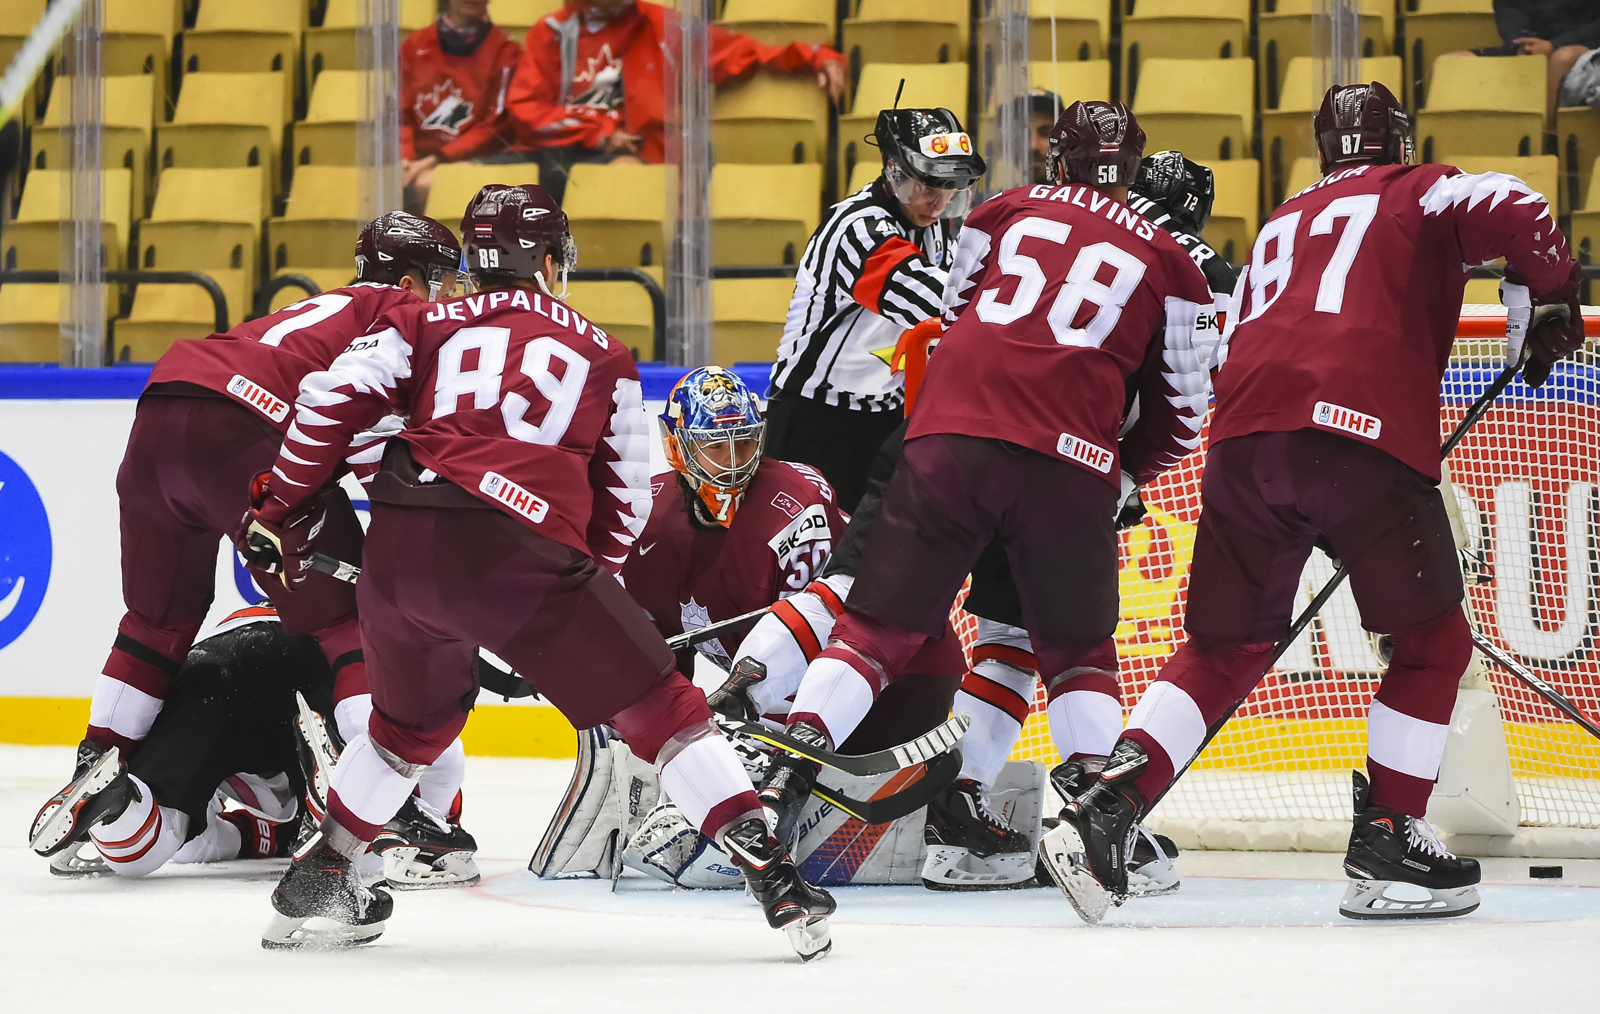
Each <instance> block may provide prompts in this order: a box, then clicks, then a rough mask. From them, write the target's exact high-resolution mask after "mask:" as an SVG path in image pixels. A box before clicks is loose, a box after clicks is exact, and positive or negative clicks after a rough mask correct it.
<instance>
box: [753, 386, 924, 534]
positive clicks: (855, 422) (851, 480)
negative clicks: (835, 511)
mask: <svg viewBox="0 0 1600 1014" xmlns="http://www.w3.org/2000/svg"><path fill="white" fill-rule="evenodd" d="M904 422H905V413H903V412H901V411H900V410H899V409H895V410H893V411H890V412H859V411H856V410H854V409H848V408H839V407H838V406H835V405H829V404H827V403H826V402H821V401H817V400H816V399H814V398H802V397H800V396H799V395H798V394H791V393H788V392H784V391H780V392H778V393H777V394H775V395H773V396H772V400H771V401H770V402H768V403H767V450H766V453H767V455H768V456H769V457H773V458H777V459H779V460H780V461H798V462H800V463H801V464H802V465H810V466H811V467H812V468H815V469H816V470H817V471H819V472H821V473H822V477H823V478H824V479H827V480H828V482H829V483H830V484H831V485H832V486H833V491H834V494H835V495H836V496H837V497H838V498H839V499H838V504H839V509H840V510H842V511H844V512H845V513H846V514H852V513H854V512H855V509H856V505H857V504H859V503H860V502H861V496H862V494H863V493H865V492H866V491H867V477H868V474H869V473H870V472H871V470H872V459H873V457H874V456H875V455H877V453H878V450H879V448H881V447H882V446H883V443H884V441H885V440H887V439H888V438H889V437H890V436H891V435H892V434H893V433H894V431H895V429H896V428H897V427H899V426H901V425H902V424H903V423H904Z"/></svg>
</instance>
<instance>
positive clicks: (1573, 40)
mask: <svg viewBox="0 0 1600 1014" xmlns="http://www.w3.org/2000/svg"><path fill="white" fill-rule="evenodd" d="M1494 23H1495V27H1496V28H1497V29H1499V31H1500V39H1501V44H1500V45H1498V46H1487V47H1484V48H1482V49H1474V50H1471V51H1470V52H1471V53H1472V54H1473V55H1475V56H1543V57H1548V58H1549V61H1550V63H1549V99H1548V102H1549V120H1548V122H1549V124H1550V129H1552V130H1554V129H1555V122H1556V109H1557V107H1559V106H1568V105H1571V106H1579V105H1588V104H1589V103H1590V102H1591V101H1593V99H1594V98H1595V97H1596V96H1595V95H1592V94H1590V93H1591V92H1595V93H1600V67H1597V66H1596V65H1595V61H1594V59H1593V58H1591V59H1589V60H1584V61H1583V64H1584V66H1583V67H1581V68H1580V67H1579V66H1578V63H1579V60H1580V59H1581V58H1582V57H1583V56H1584V54H1585V53H1588V52H1589V51H1591V50H1594V49H1597V48H1600V4H1596V3H1595V2H1594V0H1494ZM1449 55H1451V56H1464V55H1466V54H1465V53H1451V54H1449ZM1575 70H1577V71H1578V73H1574V71H1575Z"/></svg>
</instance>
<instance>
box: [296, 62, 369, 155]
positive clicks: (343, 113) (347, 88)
mask: <svg viewBox="0 0 1600 1014" xmlns="http://www.w3.org/2000/svg"><path fill="white" fill-rule="evenodd" d="M366 94H367V75H366V73H364V72H363V71H359V70H328V71H323V72H322V74H321V76H319V77H318V78H317V83H316V84H315V85H314V86H313V87H312V89H311V101H310V102H309V103H307V104H306V118H305V119H304V120H302V121H300V122H299V123H296V124H295V125H294V161H295V164H296V165H355V164H356V123H357V121H359V120H360V119H361V112H362V109H363V108H364V107H365V104H366Z"/></svg>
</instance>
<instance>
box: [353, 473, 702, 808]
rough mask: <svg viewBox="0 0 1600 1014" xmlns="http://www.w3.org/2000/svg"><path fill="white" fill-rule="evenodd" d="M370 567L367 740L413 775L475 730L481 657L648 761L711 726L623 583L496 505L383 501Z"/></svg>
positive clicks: (365, 580)
mask: <svg viewBox="0 0 1600 1014" xmlns="http://www.w3.org/2000/svg"><path fill="white" fill-rule="evenodd" d="M364 561H365V566H364V569H363V570H362V572H361V583H360V585H359V587H358V590H357V598H358V600H359V602H360V606H361V636H362V642H363V643H364V645H365V647H366V653H367V666H368V674H369V677H370V679H371V682H372V703H373V712H372V720H371V723H370V725H369V732H370V734H371V736H372V740H373V742H374V743H376V744H377V745H379V746H381V747H383V748H384V749H385V750H387V751H389V752H390V753H392V754H394V755H395V756H397V757H399V758H400V759H401V760H402V761H404V762H406V763H408V764H431V763H432V762H433V761H434V759H435V758H437V757H438V756H439V753H440V752H441V751H442V750H444V748H445V747H446V746H448V745H449V744H450V743H451V742H452V741H453V740H454V739H455V738H456V736H457V735H458V734H459V733H460V732H461V729H462V728H463V727H464V726H465V725H466V722H467V712H468V711H470V710H471V708H472V705H473V702H474V701H475V700H476V699H477V696H478V681H477V677H476V674H475V671H474V666H473V659H474V654H475V651H476V649H477V648H478V647H479V646H482V647H484V648H487V649H488V650H489V651H492V652H494V653H495V654H496V655H499V656H500V657H501V658H502V659H504V660H505V661H506V662H507V663H509V664H510V665H511V666H512V667H513V668H514V669H515V670H516V671H517V672H518V673H519V674H521V675H522V677H523V678H524V679H526V680H527V681H528V682H529V683H530V684H532V685H533V688H534V689H535V690H537V691H538V692H539V693H540V694H541V695H543V696H544V697H545V699H546V700H548V701H549V702H550V703H551V704H554V705H555V706H556V707H557V708H559V709H560V710H561V713H562V714H563V715H565V716H566V717H567V719H568V720H569V721H570V722H572V724H573V725H575V726H576V727H578V728H580V729H587V728H591V727H593V726H596V725H600V724H602V723H609V724H611V725H613V726H614V727H615V728H616V729H617V731H618V732H620V733H622V735H623V738H624V739H626V740H627V742H628V746H629V747H630V748H631V749H632V750H633V752H634V754H636V755H637V756H639V757H640V758H642V759H644V760H645V761H647V762H654V761H655V759H656V754H657V752H658V751H659V750H660V749H661V748H662V746H663V745H664V744H665V743H666V742H667V741H668V740H669V739H671V738H672V737H673V736H674V735H676V734H677V733H678V732H680V731H683V730H685V729H688V728H690V727H691V726H693V725H695V724H696V723H701V724H704V723H707V722H709V721H710V720H711V709H710V708H708V707H706V702H705V695H704V694H702V693H700V691H698V690H696V689H695V688H694V686H693V685H692V684H691V683H690V682H689V681H688V680H687V679H685V678H684V677H683V676H682V675H681V674H680V673H679V672H678V671H677V669H675V668H674V667H673V657H672V652H671V651H670V650H669V649H668V648H667V645H666V642H665V641H664V640H662V637H661V634H660V633H659V632H657V630H656V629H655V626H654V625H653V624H651V622H650V619H649V617H647V616H646V615H645V612H644V610H643V609H641V608H640V607H639V604H638V603H636V602H635V601H634V600H633V599H632V598H630V597H629V596H628V593H627V592H626V591H624V590H623V588H622V585H620V584H618V583H617V581H616V580H615V579H614V578H612V577H611V575H609V574H607V573H605V572H603V571H601V570H600V569H599V568H598V567H596V566H595V564H594V562H593V561H592V560H591V559H590V558H589V557H588V556H586V555H584V554H583V553H580V552H578V551H577V550H575V549H573V548H571V547H569V546H566V545H563V544H562V543H559V542H556V541H554V540H553V539H547V538H545V537H544V536H542V535H538V534H536V533H535V532H533V531H530V530H529V529H528V527H527V526H526V525H524V524H522V523H521V522H520V521H517V520H516V519H514V518H512V517H510V516H509V515H506V514H503V513H501V512H500V511H498V510H496V509H494V508H491V507H485V508H481V509H479V508H450V507H413V506H398V505H395V504H387V503H380V502H374V503H373V505H372V526H371V529H370V531H369V533H368V537H367V546H366V554H365V556H364ZM343 819H344V818H341V820H343Z"/></svg>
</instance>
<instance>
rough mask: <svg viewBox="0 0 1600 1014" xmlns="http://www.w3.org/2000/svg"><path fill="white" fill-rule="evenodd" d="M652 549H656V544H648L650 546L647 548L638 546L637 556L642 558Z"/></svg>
mask: <svg viewBox="0 0 1600 1014" xmlns="http://www.w3.org/2000/svg"><path fill="white" fill-rule="evenodd" d="M654 548H656V544H655V543H654V542H652V543H650V545H648V546H640V547H639V555H640V556H643V555H644V554H646V553H648V552H650V550H652V549H654Z"/></svg>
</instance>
